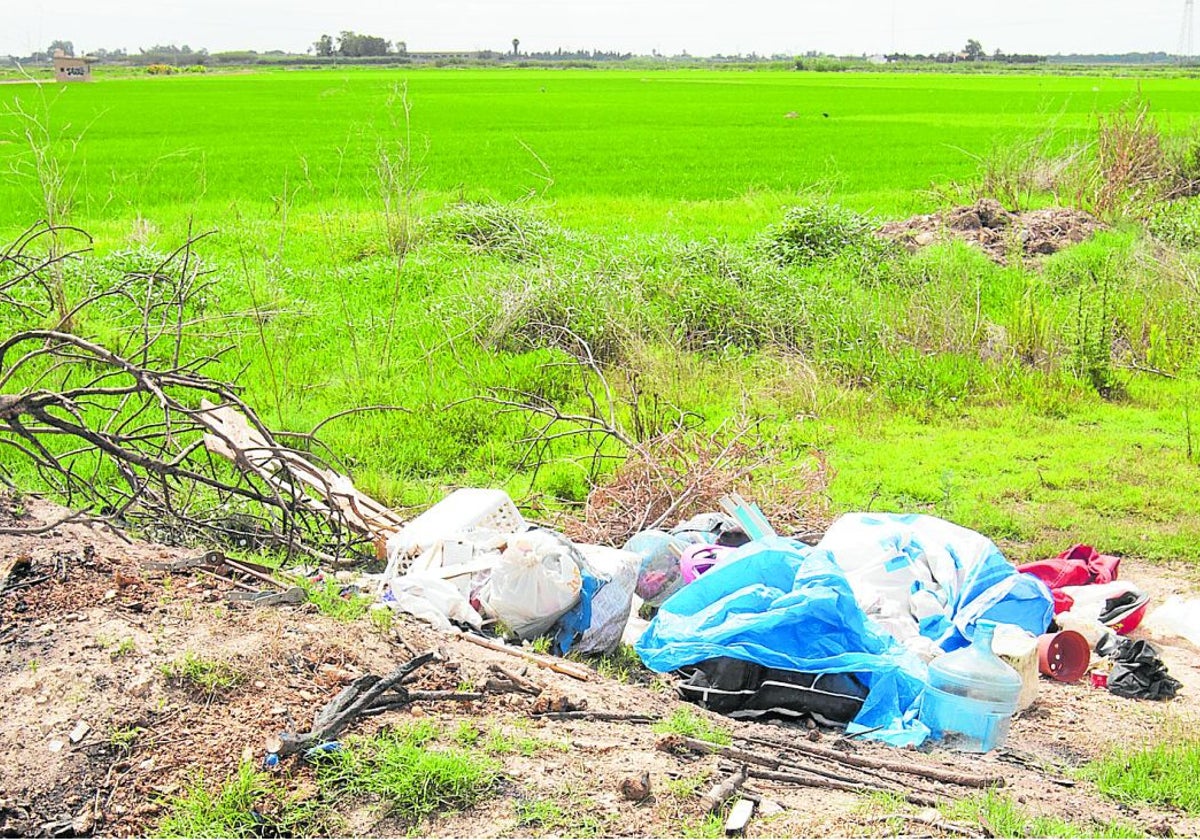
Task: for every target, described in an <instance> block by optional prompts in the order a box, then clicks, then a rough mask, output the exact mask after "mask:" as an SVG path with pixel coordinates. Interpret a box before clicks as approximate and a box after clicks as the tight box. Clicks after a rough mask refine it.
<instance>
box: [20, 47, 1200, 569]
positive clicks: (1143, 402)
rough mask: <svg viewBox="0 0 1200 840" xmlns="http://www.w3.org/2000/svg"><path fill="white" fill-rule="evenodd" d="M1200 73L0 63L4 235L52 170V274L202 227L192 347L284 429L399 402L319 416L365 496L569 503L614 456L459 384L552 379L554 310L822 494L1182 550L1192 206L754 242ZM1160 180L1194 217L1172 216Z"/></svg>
mask: <svg viewBox="0 0 1200 840" xmlns="http://www.w3.org/2000/svg"><path fill="white" fill-rule="evenodd" d="M1198 84H1200V83H1198V82H1197V81H1195V80H1192V79H1186V78H1170V77H1165V76H1164V77H1161V78H1159V77H1145V78H1140V79H1137V80H1133V79H1126V78H1115V77H1107V76H1105V77H1102V76H1069V77H1068V76H1051V75H1044V76H1032V75H1022V76H995V77H992V76H956V75H936V76H935V75H898V74H832V73H829V74H813V73H773V72H753V73H749V72H746V73H739V72H716V71H671V72H639V71H604V72H601V71H545V70H539V71H533V70H439V71H433V70H429V71H413V72H407V73H401V72H399V71H379V70H330V71H287V72H285V71H277V72H262V73H246V74H240V75H205V76H178V77H170V78H138V79H106V80H103V81H101V82H98V83H96V84H93V85H86V86H85V85H80V86H74V87H66V88H61V89H60V88H56V87H54V86H43V87H36V86H33V85H5V86H2V87H0V171H5V173H6V174H5V176H4V178H3V179H2V180H0V241H9V240H11V239H12V238H13V237H15V236H16V235H17V234H18V233H19V232H20V231H21V230H22V229H23V228H25V227H26V226H27V225H29V224H31V223H32V222H33V221H35V220H37V219H38V218H42V217H44V216H45V215H46V195H47V192H48V191H49V192H54V191H57V194H58V197H59V199H60V200H59V201H57V202H54V210H55V212H56V213H58V214H59V218H60V220H62V221H68V222H70V223H72V224H74V225H77V226H79V227H81V228H83V229H85V230H87V231H88V232H90V233H91V234H92V236H93V237H94V243H93V244H94V251H93V252H92V254H91V255H90V256H88V257H87V258H86V259H85V260H82V261H80V262H79V263H77V264H75V265H73V266H72V267H71V268H70V269H69V270H68V272H67V274H66V276H65V277H64V283H65V288H66V290H67V292H68V295H69V296H72V297H76V298H77V297H80V296H82V295H83V294H84V293H85V291H86V289H88V288H89V287H90V286H94V285H95V284H103V283H104V282H108V281H111V280H112V279H114V278H117V277H119V276H121V274H122V273H123V272H125V271H127V270H130V269H133V268H138V267H144V266H145V265H147V264H153V263H154V262H155V261H156V260H157V259H159V258H161V255H162V254H163V253H166V252H169V251H171V250H172V249H174V248H175V247H177V246H178V245H179V244H180V243H181V242H182V241H183V239H184V238H186V236H187V231H188V230H189V229H190V230H192V231H195V232H200V231H208V230H214V231H216V233H215V234H214V235H213V236H211V237H208V238H206V239H204V240H203V241H202V242H201V243H200V244H199V245H198V246H197V251H198V254H199V256H200V257H201V259H202V260H203V261H204V263H205V265H206V266H207V267H209V268H211V269H213V272H214V273H213V275H212V277H213V279H214V281H215V286H214V287H213V290H212V291H211V293H210V294H209V296H208V299H207V300H206V301H205V304H204V307H205V310H204V315H205V319H204V322H203V323H202V324H201V325H199V326H198V327H197V328H196V329H195V331H194V334H193V335H191V336H190V339H189V340H190V342H191V343H192V345H193V347H194V349H195V350H196V351H206V350H213V349H216V348H217V347H220V346H224V345H227V344H233V345H234V349H233V350H232V352H231V353H229V355H228V356H226V357H225V359H224V361H223V362H222V365H221V367H220V368H219V370H218V371H217V372H219V373H221V374H222V375H225V376H234V375H239V376H240V381H241V382H242V384H243V385H244V386H245V388H246V398H247V400H248V401H249V402H250V403H251V404H254V405H256V406H257V407H258V408H259V410H260V412H261V413H262V414H263V416H264V418H265V419H266V420H267V421H268V422H270V423H272V424H274V425H275V426H277V427H279V428H284V429H292V430H306V429H309V428H311V427H312V426H314V425H315V424H316V423H317V422H319V420H321V419H322V418H324V417H326V416H328V415H329V414H331V413H333V412H334V411H338V410H340V409H343V408H346V407H349V406H356V405H369V404H374V403H393V404H398V405H403V406H405V407H407V408H409V409H410V410H411V413H407V414H395V413H393V414H377V415H361V416H356V417H353V418H347V419H343V420H340V421H335V423H333V424H330V425H329V426H327V427H325V429H324V430H323V434H322V436H323V437H324V438H325V439H326V440H328V442H329V443H330V444H331V445H332V446H333V448H334V449H335V450H336V451H337V452H338V453H339V454H340V455H342V456H343V457H344V458H345V459H346V460H347V462H348V463H350V464H351V465H352V466H353V467H354V470H355V477H356V479H357V480H358V481H359V483H360V484H361V485H362V486H363V487H364V488H365V489H367V490H368V491H369V492H373V493H377V494H379V495H380V496H382V497H383V498H384V499H386V500H388V501H390V502H394V503H402V504H421V503H426V502H428V501H431V500H433V499H436V498H437V497H439V496H440V494H441V493H442V492H443V490H444V488H445V487H447V486H451V485H454V484H458V483H468V482H469V483H487V484H501V485H503V486H506V487H507V488H509V489H510V491H512V492H513V494H514V495H515V496H517V497H521V498H526V499H532V500H541V501H542V502H545V501H547V500H549V501H550V503H551V506H563V505H566V506H568V507H569V506H571V505H573V504H577V503H579V502H580V501H581V500H582V499H583V498H584V496H585V495H586V493H587V491H588V489H589V487H590V482H592V481H595V480H604V477H605V476H604V475H603V474H600V475H597V474H595V473H594V472H593V471H591V470H590V467H589V465H588V462H587V461H586V460H585V461H580V460H579V458H577V457H576V456H580V455H582V454H585V452H584V450H585V448H584V447H581V446H580V445H579V443H578V442H575V443H572V442H570V441H564V442H562V443H560V444H559V445H558V446H556V447H554V448H552V450H551V453H550V454H551V456H552V463H551V464H549V465H548V466H547V467H546V468H544V469H541V470H538V471H537V472H536V475H535V473H534V471H533V470H532V469H531V468H530V467H529V465H528V463H527V462H525V461H523V460H522V458H521V454H522V447H521V445H520V444H519V443H518V441H519V440H520V439H521V438H522V437H523V436H524V434H525V430H526V418H525V417H523V416H521V415H519V414H511V413H504V412H502V411H500V410H499V408H498V407H497V406H495V405H493V404H488V403H486V402H479V401H472V400H468V399H467V398H469V397H471V396H472V395H476V394H481V393H484V392H486V391H487V390H488V389H490V388H495V387H500V386H513V387H521V388H524V389H526V390H530V391H534V392H537V393H539V394H542V395H545V396H546V397H547V398H548V399H552V400H553V401H555V402H556V403H558V404H560V405H562V406H564V407H566V408H575V409H578V408H579V407H580V406H581V405H583V402H582V400H583V398H584V390H583V386H582V385H581V383H580V381H579V378H578V377H577V376H576V375H575V374H574V373H573V372H571V371H570V370H568V369H564V368H562V367H561V366H558V363H560V362H561V361H562V359H563V354H562V353H561V350H560V349H555V345H557V346H559V347H560V348H561V346H562V344H563V340H562V333H561V331H559V332H556V330H561V329H562V328H568V329H570V330H571V331H572V332H573V333H574V334H577V335H579V336H582V337H584V338H586V339H587V340H588V341H589V342H590V343H591V345H592V347H593V348H594V349H596V350H597V352H598V353H600V354H601V357H602V360H603V361H604V363H605V365H606V368H605V369H606V372H607V374H608V377H609V379H610V381H611V382H612V383H613V384H614V387H615V389H616V391H615V393H616V401H617V402H618V403H619V406H618V414H619V416H620V418H621V420H622V422H624V423H627V424H630V425H631V426H632V425H635V424H636V422H637V421H638V418H644V417H647V416H649V417H651V419H652V420H656V421H657V422H664V421H665V419H666V418H667V417H669V416H670V414H671V410H669V409H668V408H666V407H667V406H671V407H677V408H679V409H682V410H685V411H688V412H692V413H694V414H695V415H697V416H698V417H700V418H701V419H702V422H703V424H704V425H705V427H706V428H708V429H713V428H717V427H719V426H720V425H721V424H722V423H725V424H729V425H733V424H736V423H738V422H740V421H743V420H749V421H756V422H758V423H759V424H760V429H761V433H762V435H763V437H764V439H765V440H767V441H770V442H771V450H772V451H771V455H772V458H773V459H774V460H775V462H776V463H777V465H778V468H779V472H780V474H781V475H784V474H786V473H787V467H788V465H791V464H796V463H804V464H808V463H816V462H817V461H819V462H820V463H822V464H824V466H823V468H822V473H821V476H822V481H821V489H822V493H821V495H820V496H819V497H818V498H817V499H816V500H815V503H816V505H817V507H818V508H822V509H824V510H825V512H826V513H836V512H838V511H843V510H849V509H858V508H864V507H873V508H874V509H896V510H923V511H930V512H934V513H938V514H940V515H944V516H947V517H949V518H952V519H954V520H956V521H959V522H961V523H962V524H965V525H968V526H971V527H975V528H978V529H980V530H982V531H983V532H984V533H987V534H988V535H989V536H991V537H993V538H995V539H997V540H999V541H1002V542H1003V543H1004V544H1005V545H1006V547H1008V548H1009V550H1010V551H1011V552H1012V554H1013V555H1014V556H1015V557H1019V558H1020V559H1025V558H1028V557H1033V556H1037V555H1039V554H1044V553H1046V552H1050V551H1057V550H1061V549H1062V548H1065V547H1066V546H1067V545H1069V544H1071V543H1072V542H1076V541H1086V542H1094V543H1095V544H1097V546H1098V547H1100V548H1101V549H1102V550H1111V551H1117V552H1123V553H1127V554H1131V555H1139V556H1147V557H1152V558H1156V559H1171V558H1182V559H1186V560H1198V559H1200V516H1198V515H1197V513H1196V511H1197V510H1198V508H1200V505H1198V504H1197V502H1198V501H1200V493H1198V492H1197V482H1196V478H1197V463H1198V461H1200V459H1198V458H1197V453H1196V452H1195V451H1194V448H1193V436H1194V434H1200V427H1197V429H1196V430H1195V431H1193V428H1192V426H1193V420H1194V418H1195V417H1196V411H1197V410H1198V409H1197V403H1198V402H1200V400H1198V397H1200V389H1198V388H1197V387H1196V382H1197V369H1198V368H1197V360H1198V359H1200V355H1198V353H1197V350H1198V344H1200V283H1198V281H1197V276H1198V275H1197V271H1198V266H1200V263H1198V262H1197V258H1196V255H1195V253H1194V252H1193V250H1192V246H1193V245H1194V244H1195V243H1194V242H1193V241H1189V240H1188V238H1187V236H1177V237H1176V241H1175V244H1164V243H1163V242H1161V241H1158V240H1155V239H1152V238H1151V237H1149V236H1148V235H1147V233H1146V230H1145V225H1144V223H1143V222H1144V217H1145V216H1144V214H1138V213H1133V212H1130V213H1122V212H1114V213H1112V214H1110V216H1109V219H1108V220H1109V221H1110V222H1111V223H1112V226H1111V229H1110V230H1108V231H1106V232H1104V233H1102V234H1101V235H1100V236H1099V237H1098V238H1097V239H1096V240H1094V241H1093V242H1090V243H1087V244H1084V245H1081V246H1079V247H1077V248H1074V249H1071V250H1069V251H1066V252H1064V253H1061V254H1058V255H1055V256H1053V257H1050V258H1048V259H1046V260H1044V261H1042V262H1039V263H1036V264H1035V263H1032V262H1029V263H1025V262H1022V261H1019V260H1018V261H1015V262H1012V263H1010V264H1009V265H1007V266H998V265H995V264H993V263H992V262H990V261H988V260H987V259H986V258H985V257H983V256H982V255H981V254H979V253H976V252H974V251H971V250H969V249H968V248H966V247H965V246H961V245H954V246H948V245H947V246H938V247H935V248H932V249H929V250H927V251H924V252H922V253H919V254H916V255H913V256H909V255H906V254H902V253H887V254H884V253H876V252H874V251H871V250H870V249H868V250H866V251H864V250H863V249H862V247H860V245H853V246H852V247H849V248H847V249H844V250H843V251H841V252H839V253H837V254H833V255H831V256H829V257H823V258H821V259H817V260H811V261H792V262H787V261H784V262H781V261H779V260H778V259H775V258H773V257H772V255H771V252H770V248H769V247H768V246H766V245H765V244H764V243H767V242H769V241H770V239H771V237H772V236H775V237H776V239H778V236H779V235H780V228H779V225H780V222H781V220H783V218H784V213H785V211H786V209H787V208H789V207H792V206H795V205H815V206H818V207H827V206H828V205H829V204H831V203H836V204H838V205H841V206H843V207H845V208H849V210H852V211H857V212H859V213H866V214H871V215H872V216H874V217H876V218H880V219H898V218H903V217H905V216H907V215H909V214H912V213H915V212H930V211H933V210H937V209H942V208H944V207H946V206H948V204H950V203H952V202H954V201H960V200H966V199H967V198H972V197H974V196H975V195H978V194H979V186H978V184H979V181H980V178H981V174H982V172H983V171H984V170H985V169H986V168H987V164H988V162H992V163H993V164H994V163H995V162H996V161H1002V160H1008V161H1012V160H1014V159H1017V158H1020V157H1021V155H1022V154H1024V153H1025V152H1023V151H1022V150H1030V149H1035V150H1036V152H1037V154H1038V155H1040V156H1041V158H1046V159H1049V158H1051V157H1053V156H1054V155H1056V154H1059V153H1062V152H1064V151H1065V150H1068V149H1070V148H1076V147H1077V146H1076V144H1080V143H1090V142H1092V141H1094V140H1095V138H1096V134H1097V121H1098V119H1099V118H1100V117H1101V115H1104V114H1111V113H1112V112H1114V111H1116V110H1117V109H1119V108H1120V107H1121V106H1122V103H1125V102H1127V101H1128V100H1129V99H1130V97H1132V96H1134V95H1136V94H1137V93H1138V92H1139V91H1140V94H1141V96H1142V97H1144V99H1145V100H1146V101H1148V102H1149V103H1150V106H1151V113H1152V114H1153V115H1154V117H1155V118H1156V119H1157V121H1158V127H1159V128H1160V129H1161V130H1162V132H1163V133H1164V134H1166V135H1184V134H1186V133H1188V132H1189V131H1190V130H1191V127H1192V122H1193V120H1194V119H1195V118H1196V116H1197V113H1198V112H1197V110H1196V106H1195V102H1196V101H1197V100H1196V92H1197V85H1198ZM27 135H31V136H32V137H33V140H34V143H33V145H32V147H31V145H30V142H29V139H28V136H27ZM1085 148H1086V149H1088V150H1091V149H1094V148H1095V147H1094V146H1087V147H1085ZM31 149H32V151H31ZM38 150H41V151H45V152H46V154H45V155H43V159H42V161H41V164H40V166H35V165H34V160H33V159H34V157H35V155H34V153H33V152H35V151H38ZM1013 150H1017V151H1016V152H1014V151H1013ZM1029 154H1030V155H1032V152H1030V153H1029ZM1025 163H1026V164H1028V165H1029V166H1032V165H1033V162H1032V158H1031V159H1030V160H1028V161H1025ZM39 173H40V175H41V177H40V178H39ZM48 173H49V174H48ZM48 187H51V188H53V189H49V190H48ZM1028 199H1029V201H1030V202H1031V203H1032V204H1034V205H1044V204H1050V203H1052V202H1053V201H1054V197H1053V196H1052V195H1051V194H1050V193H1049V192H1047V191H1045V190H1041V191H1038V190H1034V191H1033V192H1031V193H1030V194H1029V196H1028ZM1172 208H1173V209H1172V210H1171V213H1172V214H1173V215H1172V216H1171V218H1172V219H1174V220H1175V222H1174V227H1173V228H1172V230H1183V232H1184V233H1187V231H1188V230H1191V228H1189V227H1188V225H1189V224H1191V223H1190V222H1189V221H1188V220H1189V219H1190V218H1192V216H1189V215H1188V214H1190V213H1192V210H1191V209H1190V207H1189V206H1188V205H1187V203H1184V204H1179V205H1173V206H1172ZM1180 220H1182V221H1180ZM1196 230H1200V225H1198V226H1196ZM127 328H128V325H122V324H121V323H120V322H119V321H117V322H115V323H108V322H105V321H104V320H103V319H101V318H96V319H93V320H91V321H89V320H86V319H85V320H84V321H83V322H82V323H80V324H78V325H77V329H79V330H81V331H82V332H84V333H87V334H91V335H97V336H105V335H109V336H112V335H119V334H120V332H121V330H123V329H127ZM1150 370H1153V371H1157V373H1152V372H1148V371H1150ZM656 407H657V408H656ZM1198 445H1200V444H1198ZM814 458H816V459H817V461H814V460H813V459H814ZM24 478H25V479H26V480H30V481H31V480H32V477H30V476H24Z"/></svg>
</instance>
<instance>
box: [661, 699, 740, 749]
mask: <svg viewBox="0 0 1200 840" xmlns="http://www.w3.org/2000/svg"><path fill="white" fill-rule="evenodd" d="M654 731H655V732H658V733H660V734H664V735H666V734H670V735H683V736H684V737H685V738H696V739H698V740H700V741H708V742H709V743H710V744H721V745H722V746H728V745H729V744H731V743H733V738H732V736H730V734H729V730H727V729H723V728H722V727H720V726H717V725H716V724H714V723H712V722H711V721H709V720H707V719H705V718H703V717H701V716H700V715H698V714H696V712H694V711H692V710H691V709H689V708H688V707H687V706H681V707H679V708H678V709H676V710H675V711H674V712H672V713H671V716H670V717H669V718H667V719H666V720H664V721H660V722H658V723H656V724H654Z"/></svg>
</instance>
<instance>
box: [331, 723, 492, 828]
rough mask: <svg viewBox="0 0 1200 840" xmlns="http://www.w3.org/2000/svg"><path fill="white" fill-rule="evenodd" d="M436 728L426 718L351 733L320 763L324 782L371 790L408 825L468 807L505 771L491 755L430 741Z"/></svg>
mask: <svg viewBox="0 0 1200 840" xmlns="http://www.w3.org/2000/svg"><path fill="white" fill-rule="evenodd" d="M437 735H438V732H437V728H436V727H435V726H433V725H432V724H430V723H427V722H421V723H419V724H416V725H414V726H410V727H405V728H401V729H393V730H387V731H384V732H381V733H379V734H378V735H376V736H374V737H371V738H364V737H352V738H347V739H346V740H345V741H344V748H343V749H342V750H340V751H338V752H333V753H328V754H325V755H323V756H322V757H321V758H320V759H319V760H318V763H317V778H318V780H319V781H320V783H321V784H322V785H325V786H330V787H332V788H336V789H338V790H342V791H345V792H347V793H351V794H368V795H371V796H374V797H378V799H379V800H380V801H381V802H382V803H383V804H384V805H385V806H386V808H387V809H388V811H389V812H391V813H392V814H394V815H395V816H396V817H398V818H399V819H401V820H402V821H403V822H405V823H406V824H408V825H415V824H417V823H419V822H420V821H421V820H423V819H425V818H426V817H428V816H430V815H431V814H435V813H438V812H442V811H448V810H460V809H463V808H469V807H470V806H472V805H474V804H475V803H477V802H479V801H480V800H482V799H483V798H484V797H485V796H487V795H488V794H489V793H490V792H491V791H492V790H493V789H494V788H495V786H496V783H497V781H498V780H499V777H500V769H499V765H498V764H497V763H496V762H495V761H494V760H493V759H491V758H488V757H487V756H483V755H479V754H474V753H468V752H466V751H464V750H460V749H457V748H450V749H434V748H432V747H431V746H429V744H430V743H431V742H432V741H433V740H434V739H435V738H436V737H437Z"/></svg>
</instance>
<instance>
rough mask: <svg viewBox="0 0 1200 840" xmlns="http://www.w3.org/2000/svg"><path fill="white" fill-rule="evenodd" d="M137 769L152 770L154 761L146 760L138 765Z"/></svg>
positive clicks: (151, 759)
mask: <svg viewBox="0 0 1200 840" xmlns="http://www.w3.org/2000/svg"><path fill="white" fill-rule="evenodd" d="M138 769H139V770H153V769H154V759H153V758H147V759H146V760H145V761H143V762H141V763H140V764H138Z"/></svg>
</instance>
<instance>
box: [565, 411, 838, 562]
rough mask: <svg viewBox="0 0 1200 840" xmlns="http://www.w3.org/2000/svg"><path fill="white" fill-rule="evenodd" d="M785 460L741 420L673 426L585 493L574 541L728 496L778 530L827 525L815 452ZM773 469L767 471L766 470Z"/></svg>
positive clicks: (625, 531)
mask: <svg viewBox="0 0 1200 840" xmlns="http://www.w3.org/2000/svg"><path fill="white" fill-rule="evenodd" d="M784 463H786V461H785V459H784V458H783V457H781V455H780V453H779V452H778V450H777V448H776V447H775V446H773V445H771V444H770V443H769V442H767V441H765V440H764V439H763V438H762V436H761V435H760V434H759V433H758V429H757V426H756V425H755V424H753V423H751V422H749V421H745V420H742V421H738V422H737V423H735V424H731V426H730V427H724V426H723V427H721V428H719V429H717V430H716V431H714V432H703V431H700V430H695V429H687V428H676V429H672V430H670V431H667V432H664V433H662V434H660V435H658V436H656V437H654V438H653V439H651V440H649V441H647V442H646V443H644V444H641V445H639V446H638V447H637V448H636V449H635V450H634V451H633V453H632V454H631V455H630V457H629V458H628V459H627V460H626V461H625V462H624V463H622V464H621V465H620V466H619V467H617V469H616V471H615V472H614V473H613V475H612V477H611V478H610V479H608V480H607V481H606V482H605V483H603V484H601V485H599V486H597V487H596V488H595V489H593V490H592V492H591V493H590V494H589V495H588V499H587V504H586V506H585V507H584V512H583V520H582V521H581V522H579V523H577V524H575V525H573V526H571V527H568V528H567V531H568V534H569V535H570V536H571V537H572V538H575V539H579V540H581V541H587V542H609V543H616V544H619V543H622V542H624V541H626V540H628V539H629V538H630V537H632V536H633V535H634V534H636V533H638V532H639V531H643V530H645V529H647V528H658V527H660V526H662V525H664V524H668V523H673V522H675V521H678V520H681V519H686V518H688V517H690V516H693V515H695V514H697V513H702V512H705V511H712V510H718V509H719V504H718V502H719V500H720V499H721V497H722V496H725V495H726V494H729V493H741V494H744V495H747V496H750V497H752V498H754V499H755V500H756V502H758V503H759V505H760V507H762V508H763V510H764V513H765V514H766V515H767V518H768V519H770V520H771V522H772V523H773V524H774V525H775V526H776V528H778V529H781V532H783V533H788V534H792V533H799V532H811V531H816V530H821V529H823V528H824V527H825V526H826V525H827V524H828V521H827V511H828V506H827V499H826V496H825V495H824V493H825V489H826V487H827V485H828V483H829V479H830V474H829V469H828V466H827V465H826V463H825V460H824V459H823V458H822V457H821V456H820V455H819V454H813V455H812V456H811V457H810V458H809V459H807V460H804V461H801V462H797V463H793V464H791V465H788V466H785V467H780V466H779V465H780V464H784ZM768 466H770V467H771V471H768V470H767V467H768Z"/></svg>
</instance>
